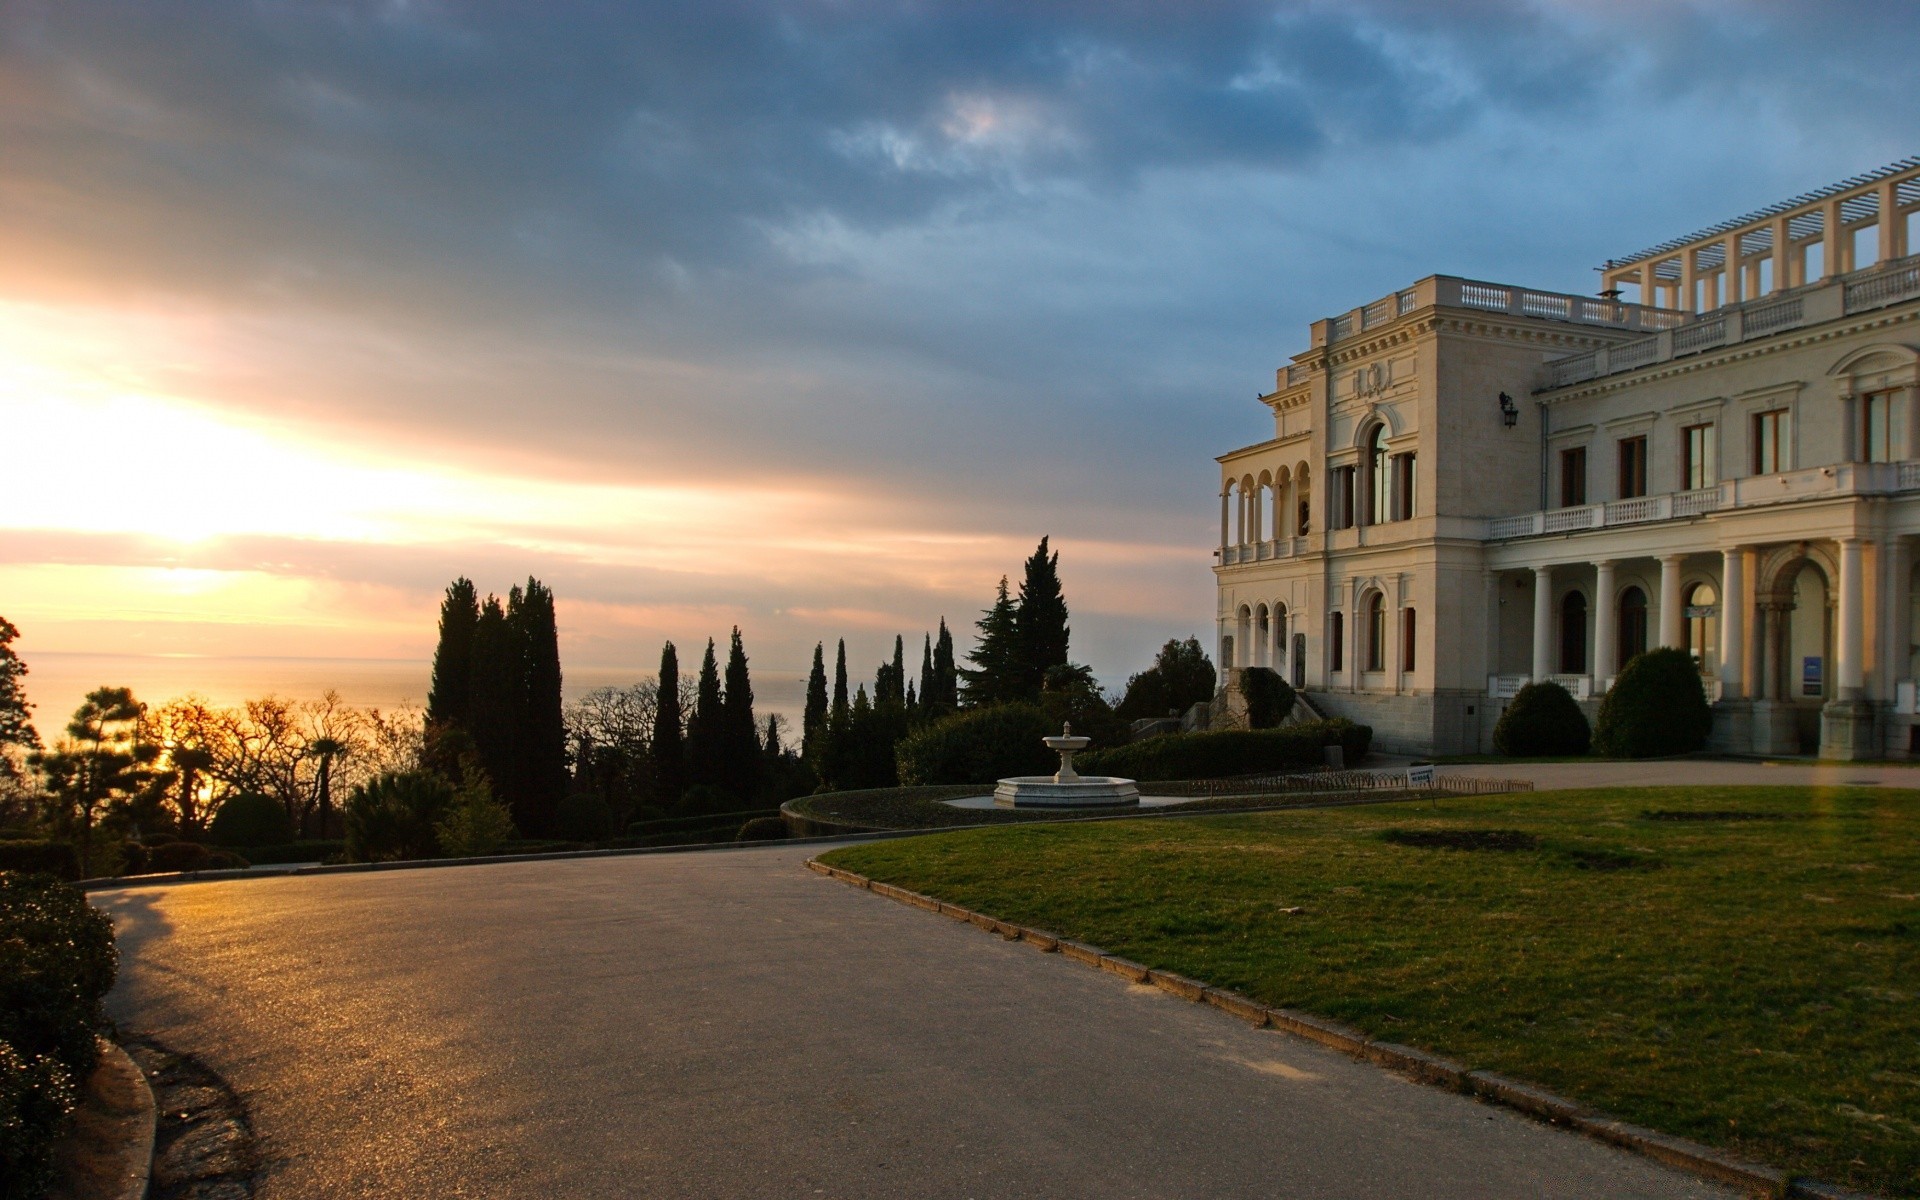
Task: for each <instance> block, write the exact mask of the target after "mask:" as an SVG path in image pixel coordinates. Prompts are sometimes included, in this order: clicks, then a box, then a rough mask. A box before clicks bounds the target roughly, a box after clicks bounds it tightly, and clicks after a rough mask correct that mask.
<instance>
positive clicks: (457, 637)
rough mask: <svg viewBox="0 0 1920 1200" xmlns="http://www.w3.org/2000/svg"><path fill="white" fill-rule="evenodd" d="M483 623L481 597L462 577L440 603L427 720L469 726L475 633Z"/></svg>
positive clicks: (454, 583)
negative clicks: (438, 637)
mask: <svg viewBox="0 0 1920 1200" xmlns="http://www.w3.org/2000/svg"><path fill="white" fill-rule="evenodd" d="M479 624H480V596H479V594H478V593H477V592H475V591H474V587H473V580H471V579H468V578H467V577H466V576H464V575H462V576H461V577H460V578H458V579H456V580H454V581H453V582H452V583H450V584H448V585H447V594H446V597H445V598H444V599H443V600H441V601H440V641H439V642H438V643H437V644H436V645H435V646H434V648H433V684H432V686H431V687H429V688H428V690H427V720H429V721H431V722H433V723H434V724H436V725H457V726H461V727H465V725H466V724H467V718H468V717H469V716H470V715H471V711H472V709H471V697H472V692H473V682H472V681H473V633H474V629H475V627H476V626H478V625H479Z"/></svg>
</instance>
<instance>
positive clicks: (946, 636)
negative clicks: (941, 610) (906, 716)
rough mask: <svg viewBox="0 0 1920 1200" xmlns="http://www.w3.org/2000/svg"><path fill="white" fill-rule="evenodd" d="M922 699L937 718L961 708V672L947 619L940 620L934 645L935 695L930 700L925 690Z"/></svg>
mask: <svg viewBox="0 0 1920 1200" xmlns="http://www.w3.org/2000/svg"><path fill="white" fill-rule="evenodd" d="M920 698H921V700H922V701H923V702H925V703H927V704H928V706H929V707H930V708H931V710H932V712H933V714H934V715H935V716H939V715H940V714H942V713H950V712H952V711H953V710H954V709H956V708H959V707H960V672H959V670H958V668H957V667H956V665H955V664H954V661H953V634H952V633H951V632H950V631H949V630H948V629H947V619H946V618H945V617H941V618H940V636H939V637H938V638H937V639H936V640H935V641H934V643H933V695H932V697H931V698H929V697H928V696H927V694H926V692H925V691H924V690H923V691H922V692H921V695H920Z"/></svg>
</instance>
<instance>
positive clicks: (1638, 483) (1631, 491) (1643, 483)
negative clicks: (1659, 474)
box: [1620, 434, 1647, 500]
mask: <svg viewBox="0 0 1920 1200" xmlns="http://www.w3.org/2000/svg"><path fill="white" fill-rule="evenodd" d="M1646 494H1647V439H1646V436H1645V435H1644V434H1643V435H1642V436H1640V437H1630V438H1621V439H1620V498H1621V499H1622V500H1631V499H1632V498H1633V497H1635V496H1644V495H1646Z"/></svg>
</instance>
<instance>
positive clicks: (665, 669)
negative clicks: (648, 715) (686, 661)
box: [649, 642, 687, 808]
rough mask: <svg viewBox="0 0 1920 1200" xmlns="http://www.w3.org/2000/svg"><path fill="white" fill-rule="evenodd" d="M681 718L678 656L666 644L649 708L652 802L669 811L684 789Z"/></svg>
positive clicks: (684, 751) (684, 748)
mask: <svg viewBox="0 0 1920 1200" xmlns="http://www.w3.org/2000/svg"><path fill="white" fill-rule="evenodd" d="M685 724H686V722H685V719H684V718H683V717H682V716H681V714H680V656H679V654H678V652H676V651H675V650H674V648H673V643H672V642H668V643H667V644H666V646H665V647H663V648H662V649H661V651H660V683H659V693H658V698H657V700H656V701H655V703H654V708H653V742H652V745H651V747H650V748H649V749H650V754H651V756H652V758H653V781H654V782H653V786H654V803H656V804H658V805H659V806H660V807H662V808H672V807H673V806H675V805H677V804H679V803H680V795H681V793H683V792H685V791H686V790H687V754H686V746H685V736H686V733H685Z"/></svg>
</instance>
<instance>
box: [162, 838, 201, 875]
mask: <svg viewBox="0 0 1920 1200" xmlns="http://www.w3.org/2000/svg"><path fill="white" fill-rule="evenodd" d="M212 857H213V855H212V853H211V852H209V851H208V850H207V848H206V847H205V846H202V845H201V844H200V843H198V842H168V843H167V844H166V845H164V846H154V847H152V848H151V849H149V850H148V851H147V870H149V871H151V872H153V873H155V874H162V873H165V872H169V871H204V870H206V867H207V860H208V859H210V858H212Z"/></svg>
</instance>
